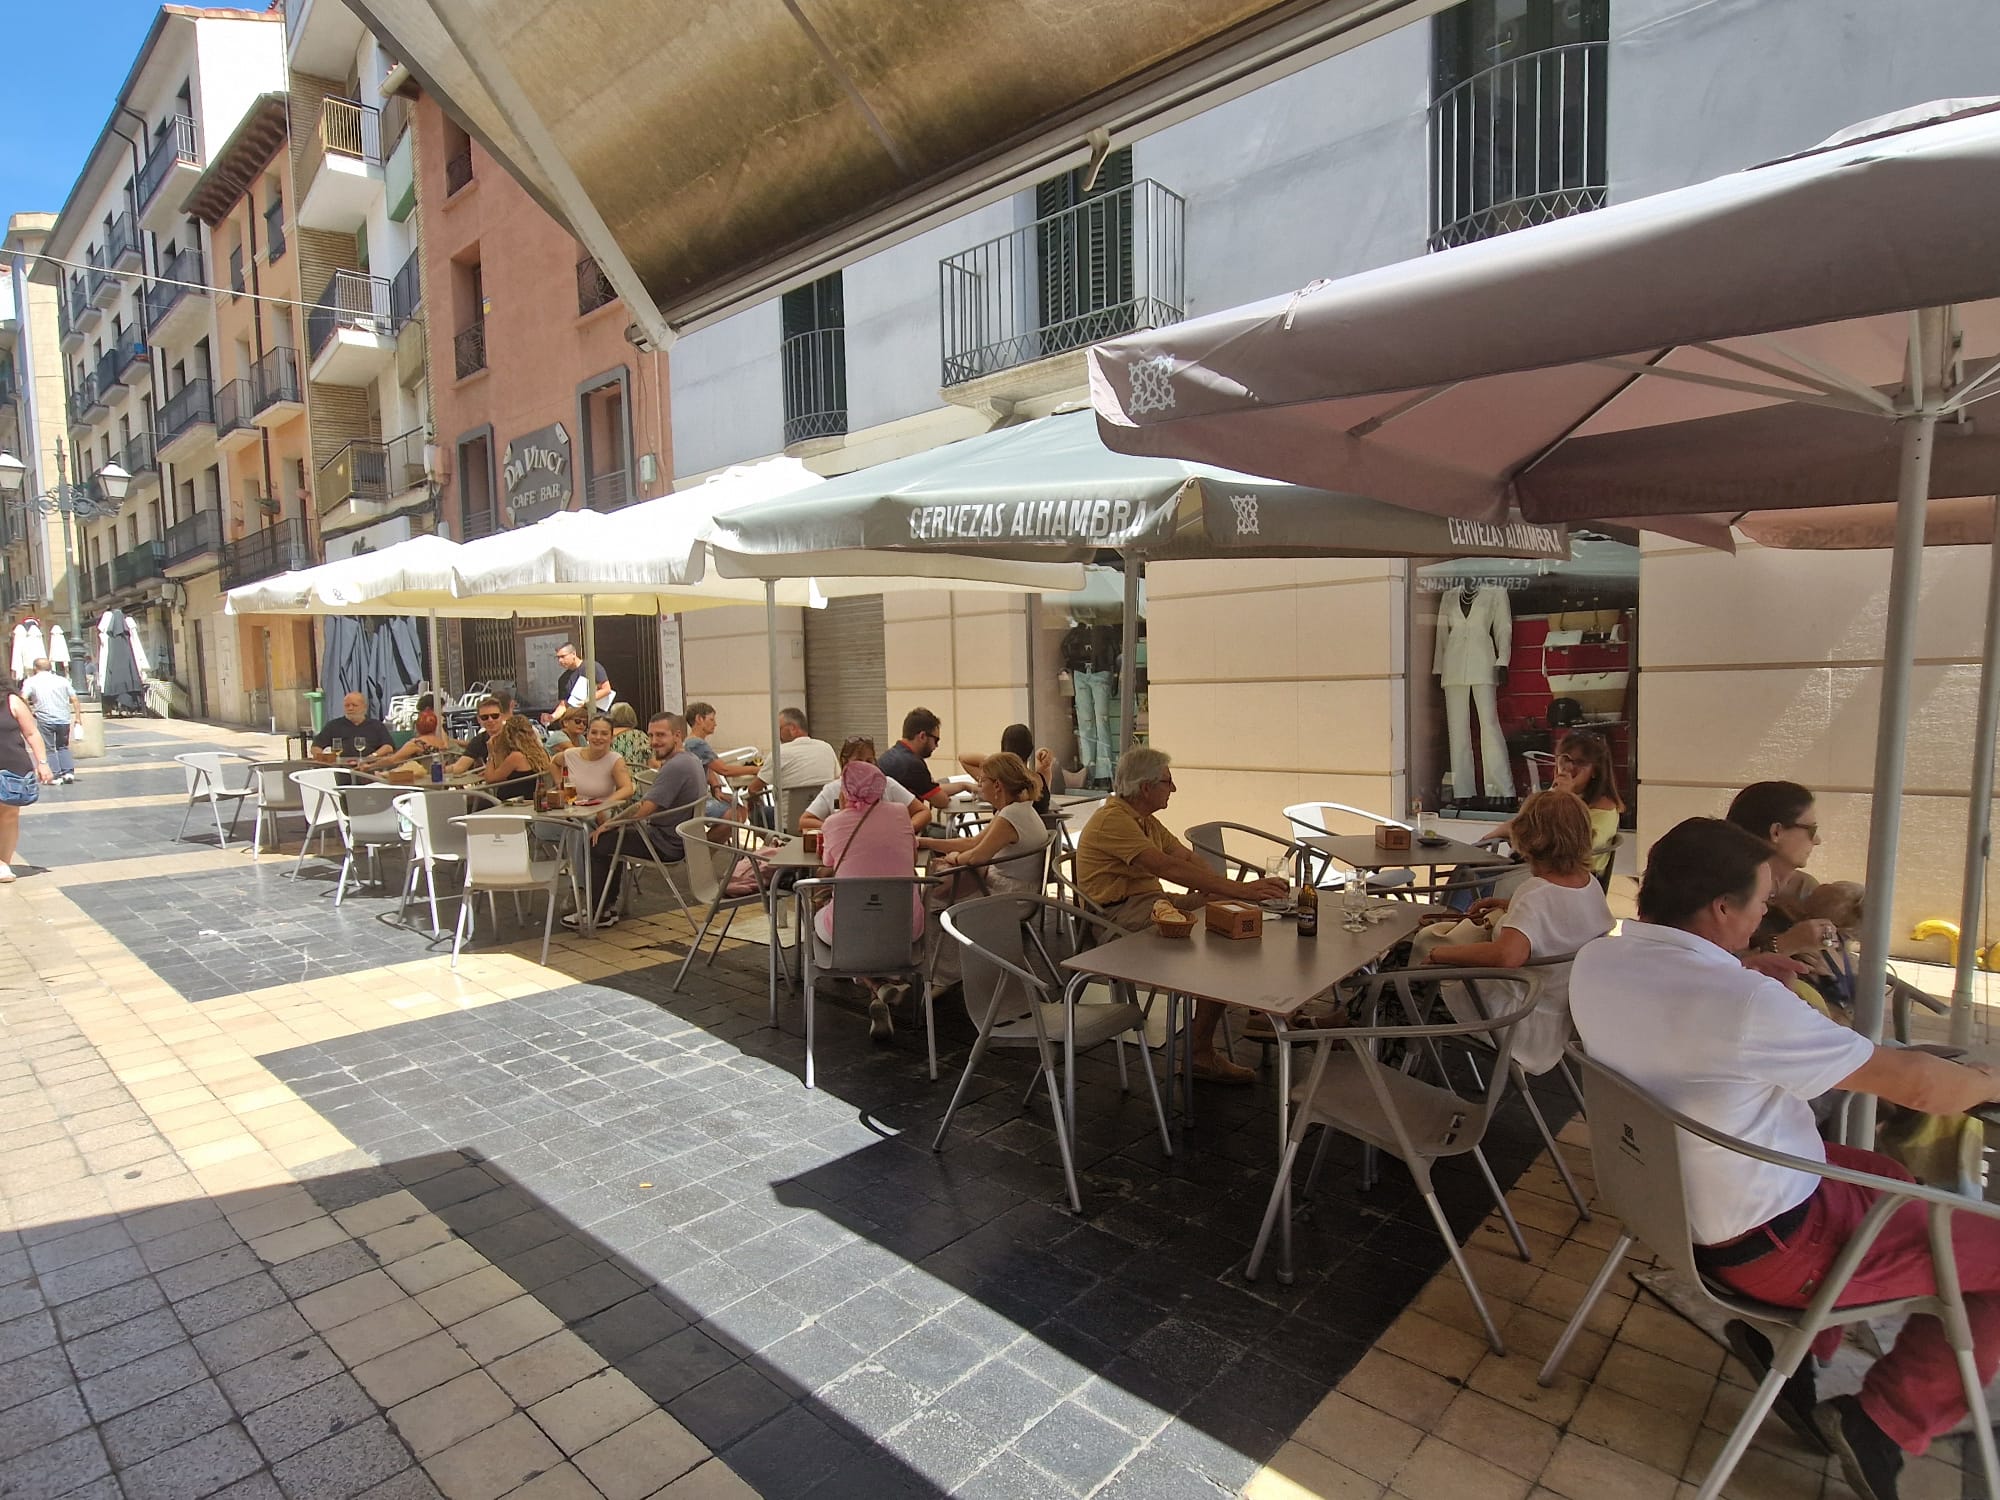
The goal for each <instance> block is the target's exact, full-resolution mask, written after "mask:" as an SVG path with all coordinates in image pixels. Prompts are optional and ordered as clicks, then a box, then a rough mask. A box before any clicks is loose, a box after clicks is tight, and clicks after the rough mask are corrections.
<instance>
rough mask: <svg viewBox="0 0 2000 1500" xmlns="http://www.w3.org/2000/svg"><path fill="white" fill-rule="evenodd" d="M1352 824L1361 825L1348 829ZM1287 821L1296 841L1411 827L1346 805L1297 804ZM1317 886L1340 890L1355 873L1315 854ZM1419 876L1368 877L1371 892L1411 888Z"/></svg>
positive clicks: (1389, 873)
mask: <svg viewBox="0 0 2000 1500" xmlns="http://www.w3.org/2000/svg"><path fill="white" fill-rule="evenodd" d="M1349 820H1352V821H1353V822H1355V823H1358V824H1360V825H1361V826H1359V827H1347V826H1344V825H1346V824H1347V823H1348V822H1349ZM1285 821H1286V822H1287V823H1289V824H1291V825H1292V835H1293V837H1294V838H1296V839H1301V840H1303V839H1309V838H1326V837H1329V836H1338V835H1340V834H1343V833H1346V834H1360V833H1372V832H1374V830H1375V825H1376V824H1378V823H1388V824H1392V825H1394V826H1395V827H1397V828H1408V827H1409V826H1410V825H1409V824H1408V823H1406V822H1404V821H1403V820H1402V819H1401V818H1387V817H1384V816H1382V815H1381V814H1380V813H1372V812H1370V811H1368V809H1367V808H1365V807H1355V806H1352V805H1351V804H1349V803H1346V802H1294V803H1293V804H1292V805H1291V806H1290V807H1288V808H1286V809H1285ZM1314 864H1315V866H1316V869H1315V870H1314V871H1313V872H1312V873H1313V884H1314V885H1316V886H1318V887H1319V888H1320V889H1321V890H1339V889H1340V888H1341V887H1343V886H1345V885H1346V884H1347V882H1348V881H1349V880H1351V879H1353V874H1352V872H1351V871H1347V870H1342V869H1337V868H1335V867H1334V863H1333V859H1332V857H1331V856H1330V855H1325V854H1319V853H1317V852H1316V851H1315V854H1314ZM1415 881H1416V876H1415V874H1413V873H1412V872H1411V871H1409V870H1407V869H1397V870H1374V871H1371V872H1369V875H1368V889H1369V890H1371V891H1387V890H1392V889H1393V888H1395V887H1396V886H1399V885H1411V884H1414V883H1415Z"/></svg>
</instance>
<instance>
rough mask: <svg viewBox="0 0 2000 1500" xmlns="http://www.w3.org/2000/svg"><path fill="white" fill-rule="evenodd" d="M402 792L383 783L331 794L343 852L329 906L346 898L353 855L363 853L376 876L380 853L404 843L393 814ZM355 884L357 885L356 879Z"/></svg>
mask: <svg viewBox="0 0 2000 1500" xmlns="http://www.w3.org/2000/svg"><path fill="white" fill-rule="evenodd" d="M403 791H404V789H403V788H402V787H399V786H392V785H390V784H389V783H387V782H369V783H364V784H362V785H360V786H344V787H341V788H339V789H338V790H336V791H335V793H334V797H335V799H336V801H337V802H338V804H339V806H340V814H341V816H340V821H339V824H338V826H339V828H340V841H341V844H342V845H343V846H344V848H345V850H346V857H345V858H344V859H343V860H342V861H341V863H340V883H339V884H338V885H336V886H335V887H334V892H333V904H334V905H335V906H338V905H340V903H341V900H342V899H343V898H344V897H345V896H346V895H347V877H348V874H349V873H350V872H351V871H353V869H354V856H355V854H356V853H357V852H362V853H366V854H367V856H368V859H369V863H370V865H371V866H372V867H373V868H374V871H375V873H376V875H377V876H378V878H379V876H380V874H381V864H380V860H381V858H382V851H383V850H384V849H391V848H394V849H400V848H402V846H403V842H404V837H405V836H404V833H403V819H402V815H401V814H399V813H398V812H397V811H396V799H397V798H398V797H400V796H402V795H403ZM355 884H357V885H359V884H360V878H359V876H358V875H357V876H356V879H355Z"/></svg>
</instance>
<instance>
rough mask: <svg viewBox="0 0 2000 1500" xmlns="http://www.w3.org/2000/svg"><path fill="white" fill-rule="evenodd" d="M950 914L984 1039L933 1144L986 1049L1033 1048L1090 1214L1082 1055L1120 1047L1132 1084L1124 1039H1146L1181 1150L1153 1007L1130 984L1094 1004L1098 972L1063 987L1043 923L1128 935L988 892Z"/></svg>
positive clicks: (1046, 904) (1153, 1079)
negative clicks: (1079, 1167) (1080, 1105)
mask: <svg viewBox="0 0 2000 1500" xmlns="http://www.w3.org/2000/svg"><path fill="white" fill-rule="evenodd" d="M1051 908H1054V909H1055V910H1056V911H1057V912H1058V913H1059V914H1060V915H1061V916H1062V917H1063V919H1064V920H1063V921H1062V922H1059V923H1055V924H1050V923H1048V922H1047V917H1048V915H1049V913H1050V909H1051ZM942 920H943V924H944V930H945V932H946V934H947V935H948V936H949V937H950V938H951V939H952V940H953V941H955V942H957V943H959V944H961V945H963V947H964V949H965V952H964V953H963V954H962V955H961V957H960V967H961V970H962V972H963V974H964V978H965V1004H966V1009H967V1010H969V1011H970V1012H971V1013H972V1018H973V1021H974V1023H975V1024H976V1025H977V1026H978V1027H979V1036H978V1038H977V1039H976V1040H975V1041H974V1042H973V1044H972V1051H971V1053H970V1054H969V1055H968V1056H967V1057H966V1059H965V1072H964V1073H963V1074H961V1075H960V1077H959V1080H958V1087H957V1089H955V1090H954V1091H953V1092H952V1096H951V1103H950V1104H949V1105H948V1106H947V1107H946V1109H945V1112H944V1119H943V1120H942V1121H941V1122H940V1123H939V1125H938V1133H937V1136H936V1138H935V1139H934V1140H933V1141H932V1142H931V1150H933V1151H942V1150H943V1149H944V1139H945V1136H946V1134H947V1133H948V1132H949V1131H950V1129H951V1120H952V1116H953V1115H955V1114H956V1113H957V1112H958V1106H959V1104H960V1102H961V1101H963V1099H964V1098H965V1093H966V1090H967V1089H968V1088H969V1087H970V1086H971V1083H972V1076H973V1074H974V1073H975V1072H976V1071H977V1070H978V1067H979V1061H980V1059H981V1058H982V1057H984V1056H985V1055H986V1050H987V1048H989V1047H1003V1048H1005V1047H1032V1048H1034V1050H1035V1056H1036V1061H1037V1064H1038V1066H1037V1069H1036V1073H1035V1079H1034V1082H1035V1083H1044V1082H1046V1084H1047V1085H1048V1091H1049V1112H1050V1114H1051V1116H1052V1117H1053V1118H1054V1120H1055V1129H1056V1145H1057V1147H1058V1148H1059V1149H1060V1151H1061V1153H1062V1164H1063V1178H1064V1181H1065V1182H1066V1183H1067V1185H1068V1188H1069V1206H1070V1208H1071V1210H1072V1211H1073V1212H1076V1213H1082V1212H1083V1193H1082V1190H1081V1189H1080V1188H1079V1187H1078V1185H1077V1176H1076V1148H1075V1145H1074V1141H1075V1138H1076V1058H1077V1054H1078V1053H1080V1052H1088V1051H1089V1050H1090V1049H1091V1048H1093V1047H1099V1046H1102V1045H1103V1044H1104V1043H1105V1042H1111V1043H1112V1044H1113V1045H1114V1046H1115V1047H1116V1049H1117V1054H1118V1084H1119V1087H1120V1088H1121V1089H1123V1088H1125V1087H1127V1085H1128V1083H1129V1081H1130V1080H1129V1077H1128V1075H1127V1073H1126V1068H1125V1039H1126V1038H1127V1037H1131V1038H1132V1039H1133V1040H1135V1041H1136V1042H1137V1043H1138V1045H1139V1067H1140V1070H1141V1071H1142V1072H1144V1073H1145V1075H1146V1087H1147V1089H1148V1090H1149V1091H1150V1092H1151V1094H1152V1096H1153V1118H1154V1120H1155V1121H1156V1122H1157V1123H1158V1125H1159V1128H1160V1146H1161V1149H1162V1150H1164V1151H1165V1152H1166V1154H1167V1155H1169V1156H1172V1155H1173V1154H1174V1142H1173V1136H1172V1134H1171V1133H1170V1132H1169V1130H1168V1128H1167V1111H1166V1105H1165V1103H1164V1102H1163V1100H1162V1099H1161V1096H1160V1081H1159V1079H1158V1077H1157V1076H1155V1074H1154V1072H1153V1061H1152V1053H1151V1052H1150V1050H1149V1049H1148V1048H1147V1045H1146V1013H1145V1010H1144V1009H1143V1008H1142V1007H1141V1006H1139V1005H1138V1004H1137V1003H1136V1002H1135V1001H1134V1000H1133V999H1132V997H1131V994H1130V992H1129V990H1125V989H1124V988H1123V987H1122V986H1114V987H1113V989H1112V992H1111V999H1110V1001H1109V1002H1108V1003H1106V1002H1103V1001H1091V1002H1089V1003H1085V1001H1084V996H1085V993H1086V992H1087V991H1089V990H1090V989H1091V977H1090V976H1089V975H1087V974H1077V975H1073V976H1069V978H1068V982H1067V983H1064V976H1063V974H1062V972H1061V970H1060V969H1059V968H1058V967H1057V965H1056V961H1055V959H1054V957H1053V956H1052V955H1051V954H1050V953H1049V951H1048V949H1047V947H1046V946H1045V945H1044V943H1043V940H1042V929H1043V928H1044V927H1045V926H1048V925H1055V926H1058V927H1069V928H1082V929H1084V930H1086V931H1090V932H1091V933H1092V934H1093V936H1094V937H1095V938H1096V939H1097V940H1100V941H1105V942H1109V941H1110V940H1112V939H1113V938H1117V937H1122V936H1124V934H1123V933H1122V932H1121V931H1120V930H1119V929H1118V928H1116V927H1114V926H1112V925H1111V924H1110V923H1109V922H1105V921H1102V920H1100V919H1099V918H1096V917H1093V916H1091V915H1090V914H1089V913H1088V912H1085V911H1082V910H1080V909H1078V908H1076V907H1065V906H1063V904H1062V903H1061V902H1057V901H1051V900H1049V899H1048V898H1047V897H1046V896H981V897H978V898H976V899H974V900H971V901H961V902H960V903H959V904H958V905H956V906H954V907H952V908H951V909H950V910H949V911H947V912H945V913H944V916H943V919H942ZM839 933H840V926H839V923H838V922H836V923H835V924H834V934H835V936H836V937H837V936H838V935H839ZM1058 1047H1060V1051H1058ZM1058 1057H1060V1061H1061V1069H1060V1072H1058V1069H1057V1061H1058ZM1033 1092H1034V1085H1033V1084H1030V1085H1029V1093H1030V1095H1031V1096H1032V1094H1033Z"/></svg>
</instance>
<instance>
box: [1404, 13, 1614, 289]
mask: <svg viewBox="0 0 2000 1500" xmlns="http://www.w3.org/2000/svg"><path fill="white" fill-rule="evenodd" d="M1608 48H1609V44H1608V43H1606V42H1571V43H1568V44H1567V45H1564V46H1560V47H1550V48H1548V49H1546V50H1545V51H1541V52H1531V53H1529V54H1527V55H1526V56H1523V57H1515V58H1509V59H1508V60H1507V61H1505V62H1501V63H1495V64H1494V65H1493V66H1492V67H1490V68H1487V69H1485V70H1484V71H1483V72H1479V73H1475V74H1473V75H1472V76H1471V77H1470V78H1468V79H1466V80H1464V81H1463V82H1462V83H1459V84H1457V85H1455V86H1454V87H1453V88H1451V89H1450V90H1448V91H1447V92H1445V93H1443V94H1441V95H1439V96H1438V97H1437V99H1435V100H1434V101H1432V103H1431V108H1430V151H1431V235H1430V247H1431V249H1433V250H1448V249H1450V248H1451V247H1452V246H1454V245H1466V244H1470V243H1472V242H1473V241H1474V240H1483V239H1490V238H1492V237H1493V236H1494V235H1496V234H1505V233H1507V232H1508V231H1509V230H1511V229H1524V228H1526V227H1527V226H1529V225H1531V224H1544V223H1547V222H1549V221H1550V220H1552V219H1561V218H1566V217H1568V216H1569V215H1570V214H1579V213H1585V212H1588V211H1589V210H1591V209H1593V208H1602V207H1603V206H1604V201H1605V191H1606V185H1607V183H1608V182H1609V180H1610V178H1609V169H1608V167H1607V164H1606V156H1605V139H1606V128H1605V117H1606V94H1605V62H1606V58H1607V56H1608Z"/></svg>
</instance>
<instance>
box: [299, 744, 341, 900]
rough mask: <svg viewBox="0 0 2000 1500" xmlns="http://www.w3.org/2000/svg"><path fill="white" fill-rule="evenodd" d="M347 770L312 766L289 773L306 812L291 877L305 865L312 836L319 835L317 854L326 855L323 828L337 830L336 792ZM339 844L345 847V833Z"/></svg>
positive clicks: (337, 807) (324, 831)
mask: <svg viewBox="0 0 2000 1500" xmlns="http://www.w3.org/2000/svg"><path fill="white" fill-rule="evenodd" d="M348 776H349V773H348V772H345V771H339V770H336V769H334V768H333V767H331V766H314V767H311V768H309V769H307V770H304V771H294V772H292V773H291V781H292V785H294V786H296V787H297V788H298V789H299V800H300V803H301V806H302V808H303V810H304V812H305V815H306V831H305V835H304V836H303V837H302V838H301V839H300V840H299V857H298V858H297V859H296V860H294V861H293V862H292V868H291V878H292V879H294V880H296V879H298V878H299V871H300V870H302V869H304V868H305V862H306V855H307V853H309V852H310V850H311V846H312V842H313V837H314V835H318V837H319V852H320V857H321V858H325V857H326V831H327V829H329V828H331V829H333V830H334V831H335V832H339V831H340V820H341V817H342V816H343V814H342V811H341V806H340V792H341V789H342V788H343V787H344V786H345V785H346V784H347V779H348ZM341 847H342V849H343V850H345V848H346V839H345V837H343V838H342V840H341Z"/></svg>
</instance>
